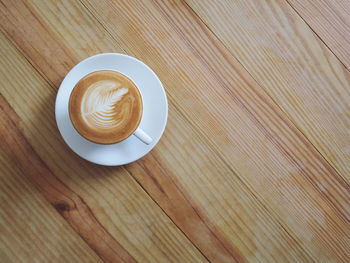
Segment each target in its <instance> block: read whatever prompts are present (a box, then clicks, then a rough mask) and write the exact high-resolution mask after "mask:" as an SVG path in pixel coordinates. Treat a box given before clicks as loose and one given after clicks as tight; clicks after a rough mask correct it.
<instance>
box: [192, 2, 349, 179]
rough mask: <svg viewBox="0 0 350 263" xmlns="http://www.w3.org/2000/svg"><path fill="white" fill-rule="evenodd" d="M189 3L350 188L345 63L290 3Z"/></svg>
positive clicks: (346, 72)
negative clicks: (325, 44)
mask: <svg viewBox="0 0 350 263" xmlns="http://www.w3.org/2000/svg"><path fill="white" fill-rule="evenodd" d="M186 2H187V3H188V4H189V5H190V6H191V8H193V10H194V11H195V12H196V13H197V14H198V15H199V17H200V18H201V19H202V20H203V21H204V22H205V23H206V25H207V26H208V27H209V28H210V30H212V31H213V32H214V34H215V35H216V36H217V37H218V38H219V39H220V41H221V42H222V43H223V44H224V45H225V47H226V48H227V49H228V50H229V51H230V53H231V54H233V55H234V56H235V57H236V58H237V59H238V60H239V62H240V63H241V64H242V65H243V66H244V68H246V69H247V70H248V71H249V73H250V74H251V75H252V77H253V78H254V79H255V80H256V81H257V82H258V83H259V84H260V86H261V87H262V88H264V90H266V92H267V93H268V94H269V96H271V98H272V99H273V100H274V101H275V102H276V103H277V104H278V105H279V106H280V107H281V109H282V110H283V111H284V112H285V113H286V114H287V116H288V117H289V118H290V119H291V121H292V122H293V123H295V125H296V126H297V128H298V129H300V131H301V132H302V133H303V134H305V135H306V137H307V138H308V139H309V140H310V142H311V143H312V144H313V145H314V146H315V147H316V148H317V150H318V151H319V152H320V153H321V154H322V155H323V156H324V157H325V158H326V159H327V161H328V162H330V163H331V164H332V165H333V167H335V168H336V170H337V171H338V172H339V173H340V174H341V176H343V178H346V180H347V182H348V183H349V182H350V166H349V163H350V151H349V143H350V136H349V130H350V116H349V112H350V88H349V87H350V73H349V71H348V70H347V69H346V68H345V67H344V66H343V65H342V63H341V62H340V61H339V60H338V59H337V58H336V57H335V56H334V55H333V54H332V53H331V52H330V51H329V50H328V48H327V47H326V46H324V44H323V43H322V42H321V41H320V40H319V39H318V37H317V36H316V35H315V34H314V33H313V32H312V31H311V30H310V28H309V27H308V26H307V25H306V24H305V23H304V21H303V20H302V19H301V18H300V17H299V16H298V15H297V14H296V13H295V11H294V10H293V9H292V8H291V7H290V6H289V5H288V4H287V3H286V2H285V1H280V0H273V1H265V0H263V1H254V0H248V1H229V0H223V1H220V2H219V3H215V2H213V1H196V0H186ZM314 3H315V2H314ZM332 21H333V20H332Z"/></svg>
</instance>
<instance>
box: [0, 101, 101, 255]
mask: <svg viewBox="0 0 350 263" xmlns="http://www.w3.org/2000/svg"><path fill="white" fill-rule="evenodd" d="M4 107H5V108H4ZM7 114H8V111H7V109H6V103H5V102H4V99H3V97H2V96H0V126H1V127H0V134H1V139H2V143H1V146H0V166H1V171H0V261H1V262H52V261H54V262H78V261H84V262H102V261H101V260H100V258H99V257H98V256H97V255H96V254H95V253H94V251H93V250H92V249H91V248H90V247H89V246H87V244H86V243H85V242H84V241H83V240H82V239H81V238H80V237H79V236H78V235H77V233H76V232H75V231H74V230H73V229H72V228H71V227H70V226H69V224H67V222H66V221H65V220H64V219H63V218H62V217H61V216H60V215H59V214H58V213H57V211H55V209H54V208H52V206H51V205H50V203H48V202H47V201H46V200H45V199H44V198H43V197H42V196H41V194H40V193H39V192H38V190H37V189H36V188H35V186H34V185H33V183H32V182H31V181H30V180H28V178H27V176H26V175H25V173H24V171H23V170H21V169H20V168H19V167H18V166H17V164H16V163H15V162H14V160H13V159H11V158H10V156H9V155H7V154H6V151H4V150H3V147H5V144H4V142H3V140H4V139H5V138H4V137H3V135H4V134H3V131H4V130H5V129H9V127H8V126H6V125H7V124H8V123H7V116H6V115H7ZM10 125H11V123H10ZM7 134H9V132H7ZM6 146H7V145H6Z"/></svg>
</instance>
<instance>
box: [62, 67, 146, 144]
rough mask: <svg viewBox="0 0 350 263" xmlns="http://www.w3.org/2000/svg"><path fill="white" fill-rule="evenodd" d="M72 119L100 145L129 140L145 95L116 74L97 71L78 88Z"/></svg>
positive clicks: (72, 97) (72, 109) (72, 105)
mask: <svg viewBox="0 0 350 263" xmlns="http://www.w3.org/2000/svg"><path fill="white" fill-rule="evenodd" d="M69 108H70V117H71V120H72V123H73V125H74V127H75V128H76V130H77V131H78V132H79V133H80V134H81V135H83V136H84V137H85V138H87V139H89V140H92V141H94V142H97V143H114V142H118V141H120V140H123V139H125V138H126V137H128V136H129V135H130V134H131V133H132V132H133V131H134V130H135V129H136V128H137V126H138V124H139V122H140V119H141V114H142V101H141V95H140V93H139V91H138V89H137V87H136V86H135V84H134V83H133V82H132V81H131V80H130V79H128V78H127V77H125V76H124V75H122V74H120V73H118V72H114V71H106V70H104V71H97V72H94V73H92V74H90V75H88V76H86V77H84V78H83V79H82V80H81V81H79V83H78V84H77V85H76V86H75V88H74V90H73V92H72V95H71V99H70V103H69Z"/></svg>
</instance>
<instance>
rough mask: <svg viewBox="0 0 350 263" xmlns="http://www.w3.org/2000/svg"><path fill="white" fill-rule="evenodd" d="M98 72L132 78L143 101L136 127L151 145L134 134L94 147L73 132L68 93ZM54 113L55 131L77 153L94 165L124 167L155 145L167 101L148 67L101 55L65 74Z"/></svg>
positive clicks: (113, 55)
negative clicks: (140, 116) (120, 140)
mask: <svg viewBox="0 0 350 263" xmlns="http://www.w3.org/2000/svg"><path fill="white" fill-rule="evenodd" d="M97 70H115V71H118V72H120V73H122V74H124V75H126V76H127V77H129V78H130V79H132V80H133V82H134V83H135V84H136V86H137V87H138V88H139V90H140V92H141V95H142V100H143V114H142V120H141V123H140V126H139V127H140V128H142V129H143V130H144V131H145V132H146V133H147V134H148V135H150V136H151V137H152V139H153V142H152V143H151V144H150V145H146V144H144V143H142V142H141V141H140V140H139V139H137V138H136V137H135V136H134V135H131V136H130V137H129V138H127V139H126V140H124V141H122V142H120V143H116V144H111V145H100V144H95V143H92V142H90V141H88V140H86V139H85V138H83V137H82V136H80V135H79V133H78V132H77V131H76V130H75V129H74V127H73V125H72V123H71V120H70V118H69V113H68V102H69V96H70V93H71V92H72V90H73V88H74V86H75V84H76V83H77V82H78V81H79V80H80V79H81V78H82V77H84V76H85V75H87V74H89V73H91V72H94V71H97ZM55 112H56V122H57V126H58V129H59V131H60V133H61V135H62V137H63V139H64V141H65V142H66V143H67V144H68V146H69V147H70V148H71V149H72V150H73V151H74V152H75V153H76V154H78V155H79V156H81V157H82V158H84V159H86V160H88V161H90V162H93V163H96V164H101V165H123V164H127V163H131V162H133V161H136V160H137V159H139V158H141V157H143V156H144V155H146V154H147V153H148V152H149V151H151V150H152V149H153V147H154V146H155V145H156V144H157V143H158V141H159V139H160V137H161V136H162V134H163V132H164V129H165V125H166V122H167V118H168V101H167V97H166V94H165V91H164V88H163V85H162V83H161V82H160V80H159V79H158V77H157V75H156V74H155V73H154V72H153V71H152V70H151V69H150V68H149V67H148V66H147V65H145V64H144V63H143V62H141V61H139V60H137V59H136V58H133V57H130V56H127V55H123V54H118V53H104V54H99V55H95V56H92V57H89V58H87V59H85V60H83V61H81V62H80V63H79V64H77V65H76V66H75V67H74V68H73V69H72V70H71V71H70V72H69V73H68V74H67V76H66V77H65V78H64V80H63V82H62V84H61V86H60V88H59V90H58V93H57V98H56V109H55Z"/></svg>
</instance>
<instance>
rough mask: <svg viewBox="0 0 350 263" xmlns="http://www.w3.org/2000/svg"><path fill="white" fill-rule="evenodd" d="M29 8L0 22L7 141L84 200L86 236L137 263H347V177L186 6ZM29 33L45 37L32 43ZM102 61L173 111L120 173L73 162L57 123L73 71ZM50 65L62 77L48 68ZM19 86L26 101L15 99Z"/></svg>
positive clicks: (17, 5)
mask: <svg viewBox="0 0 350 263" xmlns="http://www.w3.org/2000/svg"><path fill="white" fill-rule="evenodd" d="M2 2H5V1H2ZM23 3H24V4H23ZM23 3H22V2H10V1H7V2H6V3H5V6H6V9H3V10H5V11H6V12H5V11H0V13H1V15H2V16H1V17H2V18H0V19H2V20H1V24H2V27H3V28H2V29H3V31H4V33H5V34H6V37H7V38H8V39H9V40H10V41H11V42H12V43H13V44H14V45H15V46H16V47H17V49H18V50H16V49H14V47H13V46H12V44H10V43H8V41H7V40H6V39H5V40H3V41H2V42H1V43H2V44H1V45H2V46H1V49H0V50H3V52H2V53H1V63H2V70H3V72H4V73H3V74H2V75H1V79H4V80H5V82H4V83H6V85H5V86H3V87H2V88H1V92H2V93H3V96H4V98H5V99H6V100H7V101H8V103H9V105H10V106H11V107H12V108H13V109H14V111H15V113H16V116H17V117H16V118H15V119H16V120H17V121H16V122H15V125H14V126H15V127H13V130H16V129H17V130H18V131H19V132H20V133H19V136H18V137H19V138H21V137H23V138H25V139H26V143H27V144H26V145H27V146H26V147H32V149H33V151H35V153H36V156H37V158H38V159H40V160H41V164H40V167H37V169H44V168H43V167H46V169H49V170H50V171H51V175H50V178H51V177H53V178H55V180H56V181H55V182H54V183H53V185H56V184H57V185H58V187H62V186H61V184H63V186H64V187H65V189H70V193H69V194H70V195H74V196H75V195H76V196H78V197H79V198H81V200H84V202H85V204H86V207H88V208H90V210H91V215H94V216H95V218H96V221H95V223H94V224H93V226H95V227H96V225H97V223H99V224H100V226H102V227H103V228H104V229H105V231H106V232H105V234H107V235H108V236H110V237H112V238H114V239H115V240H116V241H117V242H118V244H120V246H121V247H122V248H123V249H124V252H127V253H128V254H129V255H130V256H131V257H132V258H133V259H135V260H136V261H141V262H172V261H173V262H192V261H206V259H207V260H209V261H212V262H235V261H236V262H319V261H320V259H321V260H323V261H324V262H346V261H347V259H348V258H349V257H350V255H349V249H350V248H349V243H350V242H349V241H350V240H349V236H350V228H349V212H350V208H349V202H348V200H349V186H348V184H347V182H346V181H345V180H344V179H343V177H344V173H341V174H339V172H338V171H337V170H336V169H334V168H333V167H332V166H331V165H330V164H329V163H328V162H327V161H326V160H325V159H324V158H323V156H322V155H321V154H320V153H319V152H318V151H317V150H316V149H315V147H314V146H313V145H312V144H311V143H310V142H309V138H308V137H307V136H305V135H304V134H303V133H301V132H300V131H299V130H298V128H299V127H297V126H296V125H294V123H293V122H294V121H293V122H292V121H291V118H290V117H289V116H288V115H286V113H285V112H284V111H282V110H281V105H279V102H278V101H277V103H276V102H275V101H274V100H272V99H271V97H270V94H269V93H268V92H266V90H265V88H264V87H262V86H259V85H258V83H257V82H256V81H255V80H254V79H253V78H252V76H251V75H250V74H251V72H248V71H246V70H245V68H244V67H242V65H241V64H240V63H239V62H238V61H237V60H236V59H235V58H234V57H233V56H232V52H231V50H229V51H228V50H227V49H226V47H225V46H224V45H223V44H222V43H221V41H220V39H218V38H217V37H216V36H215V34H213V33H212V32H211V31H210V30H208V28H207V27H206V25H205V24H203V22H202V21H201V20H200V19H199V18H198V16H197V15H196V14H195V13H194V12H193V11H192V10H191V8H189V6H188V5H187V4H186V3H184V2H182V1H166V2H163V1H148V0H143V1H118V2H113V1H107V0H104V1H93V0H91V1H90V0H89V1H87V0H86V1H85V0H84V1H82V2H73V1H64V0H62V1H56V2H55V5H52V4H51V3H50V2H47V1H28V2H27V1H26V2H23ZM22 17H26V19H25V20H24V19H22ZM26 21H28V22H26ZM66 21H67V22H66ZM68 21H69V22H68ZM16 28H20V33H18V30H17V31H16ZM33 31H34V32H41V34H42V36H41V37H40V38H34V37H31V36H30V34H31V33H32V32H33ZM241 48H243V46H242V47H241ZM56 49H61V50H58V51H57V50H56ZM107 51H114V52H124V53H127V54H130V55H133V56H135V57H137V58H139V59H141V60H143V61H145V62H146V63H147V64H148V65H150V66H151V68H152V69H153V70H155V72H156V73H157V74H158V75H159V77H160V78H161V80H162V82H163V83H164V84H165V87H166V90H167V93H168V97H169V107H170V109H169V122H168V128H167V130H166V132H165V134H164V137H163V138H162V140H161V141H160V143H159V144H158V146H157V147H156V148H155V149H154V150H153V151H152V152H151V153H150V154H149V155H147V156H146V157H144V158H143V159H141V160H139V161H137V162H135V163H132V164H129V165H126V166H125V167H119V168H113V167H98V166H95V165H92V164H89V163H87V162H85V161H83V160H81V159H79V158H78V157H77V156H76V155H74V154H73V153H71V152H70V151H69V150H68V149H67V146H65V144H64V142H63V141H62V140H61V138H60V137H59V134H58V131H57V129H56V127H55V124H54V119H53V104H54V96H55V92H56V88H57V87H58V85H59V83H60V80H61V79H62V78H63V77H64V75H65V74H66V72H67V70H68V69H69V68H70V67H72V66H73V65H74V63H77V62H78V61H79V60H81V59H83V58H85V57H87V56H89V55H92V54H95V53H99V52H107ZM55 54H59V55H57V56H55ZM24 57H25V59H26V60H27V61H26V60H25V59H24ZM53 57H54V59H55V64H57V65H53V66H48V63H47V62H49V61H51V60H52V58H53ZM13 61H14V62H13ZM5 65H6V67H5ZM34 68H35V69H36V70H37V71H38V72H40V74H38V73H37V72H36V71H35V70H34ZM23 86H25V87H29V89H30V90H31V91H32V92H30V93H28V94H26V95H23V93H21V92H19V90H20V88H19V87H23ZM274 88H275V90H276V92H277V91H280V90H279V87H277V86H274ZM325 89H326V88H325ZM326 90H327V89H326ZM327 92H328V91H327ZM28 100H30V101H31V102H32V103H30V104H28V103H26V102H27V101H28ZM47 109H50V110H47ZM342 120H344V119H342ZM345 120H346V119H345ZM39 127H40V128H39ZM10 144H11V143H9V145H10ZM21 147H24V146H21ZM7 148H8V147H6V148H5V149H6V151H7V155H6V156H9V157H8V158H10V159H13V160H20V162H19V163H20V165H21V167H27V166H28V163H27V161H26V159H25V157H24V156H23V153H22V152H21V151H19V150H18V149H16V148H15V149H7ZM19 148H20V147H19ZM20 149H21V148H20ZM12 153H13V154H12ZM332 164H333V163H332ZM344 178H346V174H345V177H344ZM30 180H33V179H30ZM57 180H58V182H57ZM60 182H61V184H60ZM59 189H60V188H59ZM146 193H147V194H148V195H147V194H146ZM44 196H45V197H46V198H47V199H48V197H47V196H46V195H45V194H44ZM53 196H58V197H60V195H59V193H56V192H54V194H53ZM51 203H52V202H51ZM58 207H59V208H60V207H61V208H64V207H66V206H58ZM59 210H60V209H59ZM62 210H65V209H62ZM61 213H62V212H61ZM85 216H87V218H89V216H88V215H85ZM66 220H67V221H68V222H70V223H71V225H72V222H74V221H72V219H70V218H66ZM78 232H79V231H78ZM86 233H87V234H89V233H90V231H86ZM90 234H91V233H90ZM93 237H94V238H93V239H92V240H86V238H85V240H86V241H87V242H88V243H89V245H90V247H92V248H94V250H95V251H96V252H97V253H100V254H101V257H102V256H105V257H106V259H105V260H109V259H108V258H107V256H108V255H110V252H109V250H108V249H105V250H103V249H101V250H98V249H96V247H94V245H93V244H95V242H97V243H98V242H99V241H100V239H101V238H100V237H98V236H96V235H94V236H93ZM83 238H84V237H83ZM191 243H192V244H191ZM95 246H96V245H95ZM199 251H200V252H199ZM124 252H122V253H124ZM117 254H118V255H119V253H117ZM115 258H117V256H115ZM131 260H132V259H131Z"/></svg>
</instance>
